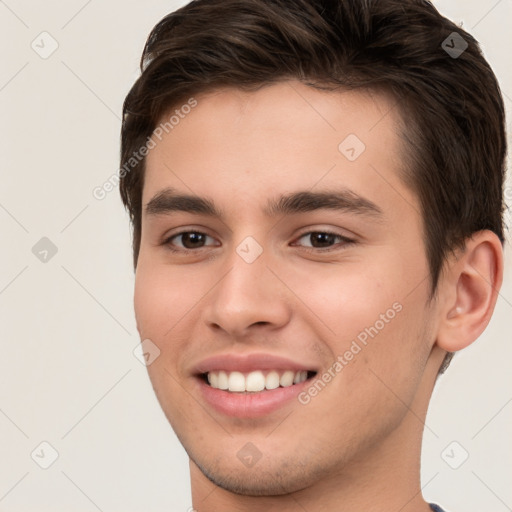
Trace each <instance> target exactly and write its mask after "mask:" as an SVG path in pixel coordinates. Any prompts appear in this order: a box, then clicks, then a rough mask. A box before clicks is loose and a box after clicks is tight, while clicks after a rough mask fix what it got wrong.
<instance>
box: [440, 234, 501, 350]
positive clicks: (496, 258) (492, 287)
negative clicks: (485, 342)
mask: <svg viewBox="0 0 512 512" xmlns="http://www.w3.org/2000/svg"><path fill="white" fill-rule="evenodd" d="M502 281H503V247H502V245H501V241H500V239H499V238H498V236H497V235H496V234H495V233H493V232H492V231H489V230H484V231H478V232H477V233H474V234H473V236H472V237H471V238H469V239H468V240H467V241H466V247H465V249H464V250H463V251H461V252H459V253H457V255H456V256H454V257H453V258H452V257H450V258H448V260H447V261H446V264H445V269H444V271H443V273H442V277H441V278H440V283H439V286H440V290H439V291H440V296H441V297H442V301H441V302H440V305H441V310H440V313H441V316H440V319H439V320H440V323H439V330H438V336H437V345H438V346H439V347H440V348H442V349H444V350H446V351H447V352H456V351H457V350H461V349H463V348H465V347H467V346H468V345H470V344H471V343H473V341H475V340H476V339H477V338H478V337H479V336H480V334H482V332H483V331H484V329H485V328H486V327H487V324H488V323H489V320H490V319H491V316H492V313H493V311H494V306H495V305H496V300H497V298H498V292H499V290H500V288H501V284H502Z"/></svg>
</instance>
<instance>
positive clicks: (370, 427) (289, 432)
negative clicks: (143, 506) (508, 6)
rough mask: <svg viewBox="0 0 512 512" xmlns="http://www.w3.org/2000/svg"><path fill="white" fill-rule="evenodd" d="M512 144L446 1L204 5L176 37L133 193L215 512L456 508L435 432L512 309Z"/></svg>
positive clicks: (143, 258)
mask: <svg viewBox="0 0 512 512" xmlns="http://www.w3.org/2000/svg"><path fill="white" fill-rule="evenodd" d="M505 146H506V144H505V135H504V112H503V103H502V99H501V96H500V93H499V88H498V85H497V82H496V79H495V76H494V74H493V73H492V71H491V69H490V68H489V66H488V64H487V62H486V61H485V60H484V58H483V57H482V55H481V52H480V50H479V48H478V44H477V42H476V41H475V40H474V39H473V38H472V37H471V36H470V35H469V34H468V33H466V32H465V31H463V30H462V29H460V28H458V27H457V26H455V25H454V24H453V23H452V22H450V21H448V20H447V19H445V18H443V17H442V16H441V15H440V14H439V13H438V12H437V11H436V10H435V9H434V7H433V6H432V5H431V4H430V3H429V2H425V1H421V0H409V1H406V2H403V1H400V2H399V1H394V0H381V1H379V2H367V1H364V0H350V1H349V0H336V1H335V0H315V1H306V0H298V1H297V0H293V1H292V0H247V1H243V2H240V1H235V0H198V1H195V2H191V3H190V4H188V5H187V6H185V7H183V8H181V9H179V10H178V11H176V12H175V13H172V14H170V15H169V16H167V17H166V18H164V19H163V20H162V21H161V22H160V23H159V24H158V25H157V26H156V27H155V28H154V29H153V31H152V33H151V35H150V36H149V38H148V42H147V44H146V47H145V50H144V55H143V58H142V75H141V77H140V78H139V79H138V80H137V82H136V83H135V85H134V86H133V88H132V89H131V91H130V92H129V94H128V96H127V98H126V100H125V104H124V121H123V128H122V150H121V153H122V154H121V173H120V175H121V178H122V180H121V195H122V198H123V201H124V203H125V205H126V207H127V208H128V210H129V212H130V216H131V221H132V223H133V228H134V231H133V249H134V266H135V269H136V281H135V283H136V284H135V313H136V319H137V327H138V330H139V333H140V336H141V340H143V343H145V344H146V345H147V346H148V347H151V348H152V350H153V352H155V351H156V352H157V353H158V354H159V355H158V357H156V358H155V359H154V360H153V361H151V362H150V363H151V364H148V372H149V376H150V379H151V382H152V385H153V388H154V390H155V393H156V395H157V397H158V400H159V402H160V404H161V406H162V409H163V411H164V412H165V414H166V416H167V418H168V420H169V422H170V424H171V425H172V428H173V429H174V431H175V432H176V435H177V436H178V438H179V440H180V442H181V443H182V444H183V447H184V448H185V450H186V452H187V454H188V455H189V459H190V477H191V487H192V502H193V507H194V509H196V510H198V511H199V512H214V511H219V510H226V511H235V510H236V511H239V510H240V511H241V510H248V511H263V510H265V511H268V510H276V511H277V510H279V511H280V512H288V511H296V510H306V511H308V512H316V511H320V510H322V511H324V510H328V511H344V510H347V511H348V510H350V511H351V512H354V511H366V512H372V511H375V512H376V511H384V510H386V511H388V510H389V511H391V510H395V511H398V510H400V511H402V512H413V511H414V512H418V511H425V512H427V511H429V510H441V509H440V508H439V507H438V506H437V505H434V504H429V503H427V502H426V501H425V500H424V499H423V497H422V495H421V491H420V449H421V438H422V432H423V428H424V419H425V415H426V412H427V407H428V402H429V399H430V396H431V392H432V389H433V386H434V384H435V380H436V377H437V375H438V374H439V372H440V371H443V370H444V369H445V368H446V366H447V365H448V363H449V360H450V357H451V356H452V355H453V353H454V352H456V351H458V350H460V349H463V348H464V347H466V346H468V345H469V344H471V343H472V342H473V341H475V339H477V338H478V336H479V335H480V334H481V333H482V331H483V330H484V329H485V327H486V325H487V324H488V322H489V319H490V317H491V315H492V312H493V309H494V306H495V303H496V299H497V294H498V291H499V288H500V286H501V282H502V274H503V253H502V245H503V241H504V238H503V222H502V210H503V198H502V187H503V179H504V158H505V151H506V147H505ZM150 352H151V350H150Z"/></svg>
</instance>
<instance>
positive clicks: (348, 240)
mask: <svg viewBox="0 0 512 512" xmlns="http://www.w3.org/2000/svg"><path fill="white" fill-rule="evenodd" d="M187 233H195V234H199V235H205V236H207V237H210V235H207V234H206V233H203V232H202V231H194V230H190V231H180V232H179V233H175V234H174V235H171V236H170V237H168V238H166V239H165V240H164V242H163V243H162V245H165V246H166V247H167V248H168V249H169V250H170V251H172V252H174V253H187V252H194V251H199V250H201V249H205V248H206V247H198V248H197V249H187V248H184V249H182V248H180V249H176V248H174V247H173V246H172V243H171V241H172V240H173V239H174V238H177V237H179V236H181V235H185V234H187ZM313 233H317V234H318V233H320V234H322V235H332V236H335V237H337V238H338V240H340V242H343V245H342V246H341V247H336V246H332V247H327V248H322V247H303V249H305V250H306V251H307V252H315V253H325V252H331V251H339V250H343V249H344V248H346V247H348V246H351V245H354V244H356V241H355V240H353V239H351V238H347V237H345V236H343V235H340V234H339V233H335V232H333V231H329V230H319V231H306V232H305V233H302V234H301V235H300V236H299V237H298V238H297V240H300V239H301V238H304V237H305V236H307V235H312V234H313ZM210 238H213V237H210ZM217 247H218V246H217Z"/></svg>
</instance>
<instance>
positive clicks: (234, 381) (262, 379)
mask: <svg viewBox="0 0 512 512" xmlns="http://www.w3.org/2000/svg"><path fill="white" fill-rule="evenodd" d="M316 374H317V372H316V371H314V370H299V371H294V370H277V369H276V370H256V371H251V372H239V371H227V370H219V371H210V372H205V373H201V374H199V375H198V377H199V378H200V379H201V380H202V381H203V382H204V383H205V384H207V385H208V386H209V387H211V388H213V389H218V390H221V391H226V392H228V393H237V394H254V393H263V392H268V391H272V390H275V389H278V388H289V387H292V386H296V385H298V384H301V383H303V382H306V381H307V380H311V379H313V378H314V377H315V375H316Z"/></svg>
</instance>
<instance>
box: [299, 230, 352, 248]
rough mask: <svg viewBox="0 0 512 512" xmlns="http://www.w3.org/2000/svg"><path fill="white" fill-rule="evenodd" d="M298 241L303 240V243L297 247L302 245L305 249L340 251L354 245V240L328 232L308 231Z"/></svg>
mask: <svg viewBox="0 0 512 512" xmlns="http://www.w3.org/2000/svg"><path fill="white" fill-rule="evenodd" d="M300 240H304V242H302V243H299V244H298V245H302V246H303V247H305V248H306V249H326V250H329V249H342V248H343V247H344V246H347V245H350V244H353V243H355V241H354V240H351V239H349V238H347V237H344V236H342V235H339V234H337V233H330V232H329V231H310V232H308V233H304V234H303V235H302V236H300V237H299V238H298V241H300ZM336 246H338V247H336Z"/></svg>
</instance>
